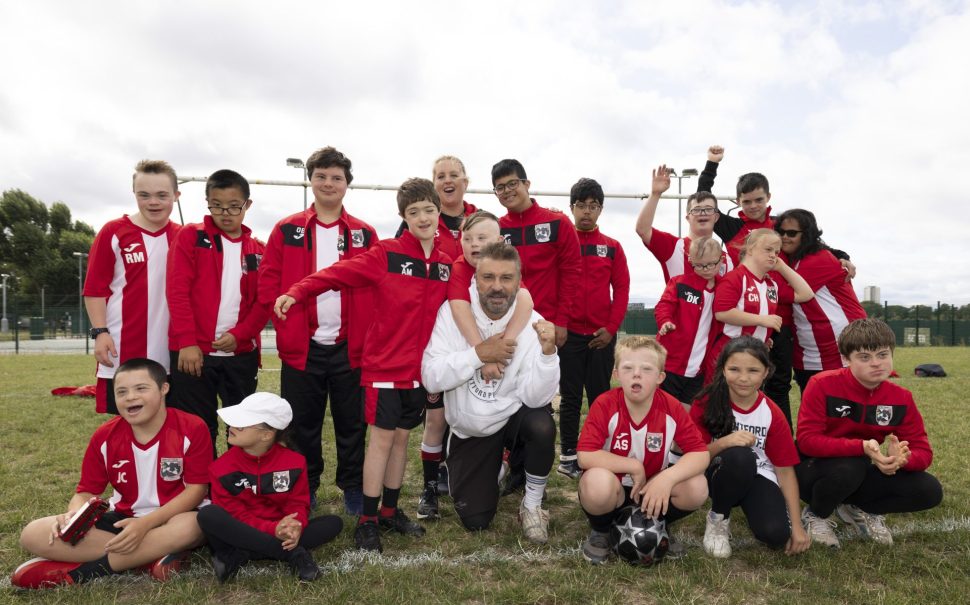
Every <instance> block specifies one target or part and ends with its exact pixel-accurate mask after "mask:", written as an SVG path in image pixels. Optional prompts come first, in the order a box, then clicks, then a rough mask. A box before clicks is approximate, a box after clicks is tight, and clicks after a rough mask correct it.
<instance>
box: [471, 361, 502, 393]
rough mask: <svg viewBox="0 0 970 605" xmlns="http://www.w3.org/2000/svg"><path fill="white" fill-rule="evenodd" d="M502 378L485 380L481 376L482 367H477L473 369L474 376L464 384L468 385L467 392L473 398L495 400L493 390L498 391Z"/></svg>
mask: <svg viewBox="0 0 970 605" xmlns="http://www.w3.org/2000/svg"><path fill="white" fill-rule="evenodd" d="M502 380H503V379H502V378H498V379H496V380H486V379H485V377H484V376H482V369H481V368H479V369H477V370H475V374H474V376H472V378H471V380H469V381H468V382H467V383H466V384H467V385H468V392H469V393H471V394H472V395H473V396H474V397H475V398H477V399H481V400H482V401H495V392H496V391H498V387H499V385H500V384H502Z"/></svg>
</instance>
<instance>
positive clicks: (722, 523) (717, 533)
mask: <svg viewBox="0 0 970 605" xmlns="http://www.w3.org/2000/svg"><path fill="white" fill-rule="evenodd" d="M704 552H706V553H707V554H709V555H711V556H712V557H715V558H718V559H727V558H728V557H730V556H731V519H729V518H726V517H725V516H724V515H721V514H718V513H715V512H714V511H711V512H709V513H707V527H706V528H705V529H704Z"/></svg>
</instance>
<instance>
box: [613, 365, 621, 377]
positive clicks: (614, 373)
mask: <svg viewBox="0 0 970 605" xmlns="http://www.w3.org/2000/svg"><path fill="white" fill-rule="evenodd" d="M619 379H620V375H619V374H617V373H616V366H614V367H613V380H619Z"/></svg>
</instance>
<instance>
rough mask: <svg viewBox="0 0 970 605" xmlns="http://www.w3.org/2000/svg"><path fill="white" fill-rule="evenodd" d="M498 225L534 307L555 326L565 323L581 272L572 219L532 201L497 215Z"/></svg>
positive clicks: (564, 324)
mask: <svg viewBox="0 0 970 605" xmlns="http://www.w3.org/2000/svg"><path fill="white" fill-rule="evenodd" d="M499 226H500V227H501V228H502V235H503V236H504V237H505V241H506V242H507V243H509V244H512V245H513V246H515V247H516V249H517V250H518V251H519V257H520V258H521V259H522V279H523V281H525V282H527V283H528V284H529V292H531V293H532V300H533V301H534V304H535V310H536V311H537V312H538V313H539V314H540V315H542V317H543V318H544V319H547V320H549V321H551V322H552V323H554V324H556V325H557V326H562V327H566V326H568V325H569V317H570V314H571V312H572V305H573V304H575V300H576V295H577V291H578V288H579V282H580V278H581V271H582V268H581V267H582V260H581V258H580V256H579V238H578V237H577V236H576V228H575V227H574V226H573V223H572V221H570V220H569V218H568V217H567V216H566V215H565V214H563V213H562V212H557V211H553V210H548V209H546V208H542V207H541V206H539V204H537V203H536V201H535V200H532V206H530V207H529V209H528V210H526V211H525V212H523V213H521V214H517V213H512V212H510V213H508V214H506V215H505V216H503V217H502V218H500V219H499ZM596 327H597V328H598V327H599V326H596Z"/></svg>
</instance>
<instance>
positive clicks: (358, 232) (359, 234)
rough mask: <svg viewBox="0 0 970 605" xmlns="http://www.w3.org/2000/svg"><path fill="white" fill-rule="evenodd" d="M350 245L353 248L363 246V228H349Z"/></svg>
mask: <svg viewBox="0 0 970 605" xmlns="http://www.w3.org/2000/svg"><path fill="white" fill-rule="evenodd" d="M350 245H351V246H352V247H354V248H363V247H364V230H363V229H351V230H350Z"/></svg>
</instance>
